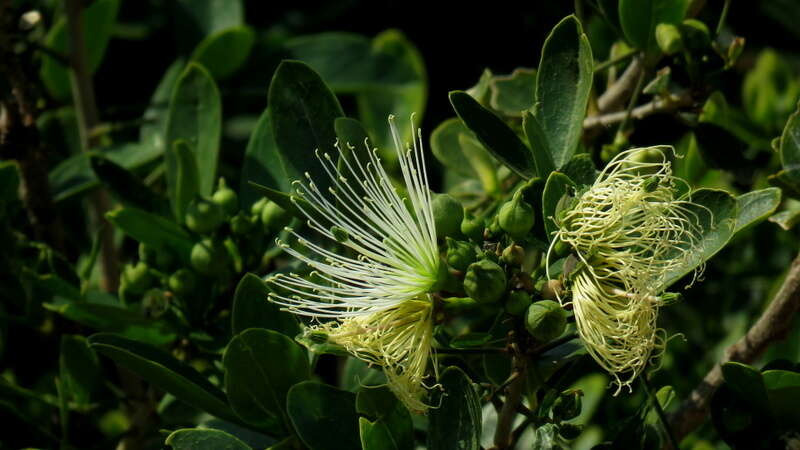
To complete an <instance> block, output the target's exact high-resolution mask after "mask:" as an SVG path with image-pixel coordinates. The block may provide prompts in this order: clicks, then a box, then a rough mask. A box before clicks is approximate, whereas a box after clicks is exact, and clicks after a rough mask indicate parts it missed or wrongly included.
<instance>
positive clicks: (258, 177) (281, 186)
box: [239, 109, 299, 209]
mask: <svg viewBox="0 0 800 450" xmlns="http://www.w3.org/2000/svg"><path fill="white" fill-rule="evenodd" d="M287 169H291V168H287V167H285V166H284V161H283V158H282V156H281V153H280V151H279V150H278V144H276V143H275V137H274V135H273V134H272V121H271V119H270V114H269V109H265V110H264V112H263V113H261V117H259V119H258V122H257V123H256V128H255V129H254V130H253V134H251V135H250V140H249V141H248V142H247V148H246V149H245V152H244V163H243V164H242V184H241V187H240V189H239V200H240V202H241V205H242V208H243V209H247V208H249V207H250V206H251V205H252V204H253V203H255V202H256V201H258V199H260V198H261V197H262V196H263V194H262V193H260V192H258V189H256V188H255V187H253V186H252V185H251V184H250V182H254V183H258V184H260V185H263V186H266V187H269V188H272V189H276V190H278V191H283V192H288V191H289V190H290V189H291V182H292V180H293V179H297V178H298V177H299V174H297V173H294V172H292V173H289V172H287Z"/></svg>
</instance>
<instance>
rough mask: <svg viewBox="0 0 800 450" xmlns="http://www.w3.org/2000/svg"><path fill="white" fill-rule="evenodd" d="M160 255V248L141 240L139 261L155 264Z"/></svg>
mask: <svg viewBox="0 0 800 450" xmlns="http://www.w3.org/2000/svg"><path fill="white" fill-rule="evenodd" d="M157 257H158V249H156V248H154V247H152V246H150V245H147V244H145V243H144V242H139V261H144V262H146V263H148V264H153V263H155V261H156V258H157Z"/></svg>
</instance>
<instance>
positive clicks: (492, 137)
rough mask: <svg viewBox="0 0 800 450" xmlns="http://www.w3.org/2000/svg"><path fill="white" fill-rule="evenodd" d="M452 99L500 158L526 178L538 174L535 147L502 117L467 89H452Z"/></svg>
mask: <svg viewBox="0 0 800 450" xmlns="http://www.w3.org/2000/svg"><path fill="white" fill-rule="evenodd" d="M450 103H451V104H452V105H453V109H454V110H455V111H456V114H458V117H459V118H461V120H462V121H463V122H464V125H466V127H467V128H469V129H470V130H472V131H473V132H474V133H475V136H476V137H477V138H478V141H480V143H481V144H483V146H484V147H486V149H487V150H489V152H491V153H492V154H493V155H494V156H495V157H496V158H497V159H499V160H500V161H501V162H502V163H503V164H505V165H506V166H508V167H509V168H511V169H512V170H514V171H515V172H517V173H518V174H519V175H520V176H522V177H523V178H526V179H527V178H531V177H533V176H535V175H536V167H535V165H534V162H533V157H532V155H531V151H530V150H529V149H528V147H526V146H525V144H524V143H523V142H522V141H521V140H520V139H519V137H517V135H516V134H515V133H514V131H513V130H511V128H509V127H508V125H506V124H505V123H504V122H503V121H502V119H500V118H499V117H497V115H495V114H494V113H493V112H491V111H489V110H488V109H486V108H484V107H483V106H481V104H480V103H478V102H477V101H476V100H475V99H474V98H472V97H471V96H470V95H469V94H467V93H466V92H463V91H453V92H450Z"/></svg>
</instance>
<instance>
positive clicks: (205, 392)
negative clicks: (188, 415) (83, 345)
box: [89, 333, 241, 423]
mask: <svg viewBox="0 0 800 450" xmlns="http://www.w3.org/2000/svg"><path fill="white" fill-rule="evenodd" d="M89 345H90V346H91V347H92V348H93V349H94V350H95V351H98V352H100V353H102V354H104V355H106V356H108V357H109V358H111V359H113V360H114V362H116V363H117V364H119V365H121V366H122V367H125V368H126V369H128V370H130V371H131V372H133V373H135V374H137V375H139V376H140V377H142V378H143V379H145V380H147V381H148V382H149V383H151V384H153V385H154V386H157V387H158V388H160V389H162V390H164V391H165V392H168V393H170V394H172V395H174V396H175V397H177V398H178V399H180V400H182V401H184V402H186V403H188V404H189V405H192V406H194V407H195V408H199V409H200V410H202V411H205V412H207V413H209V414H211V415H213V416H216V417H218V418H220V419H223V420H227V421H229V422H234V423H241V421H240V420H239V419H238V417H237V416H236V414H234V413H233V411H232V410H231V409H230V407H229V406H228V403H227V401H226V399H225V394H224V393H223V392H222V391H221V390H219V388H217V387H216V386H214V385H213V384H211V383H210V382H209V381H208V380H206V379H205V378H203V376H202V375H200V374H199V373H198V372H197V371H196V370H194V369H192V368H191V367H189V366H187V365H185V364H183V363H181V362H179V361H178V360H176V359H175V358H173V357H172V356H170V355H168V354H166V353H164V352H163V351H161V350H160V349H158V348H156V347H153V346H150V345H147V344H143V343H141V342H136V341H133V340H130V339H125V338H123V337H120V336H116V335H113V334H110V333H99V334H94V335H92V336H89Z"/></svg>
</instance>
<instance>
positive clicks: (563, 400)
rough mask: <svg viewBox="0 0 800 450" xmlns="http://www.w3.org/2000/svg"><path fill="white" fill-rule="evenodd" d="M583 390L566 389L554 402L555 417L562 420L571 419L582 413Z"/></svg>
mask: <svg viewBox="0 0 800 450" xmlns="http://www.w3.org/2000/svg"><path fill="white" fill-rule="evenodd" d="M582 397H583V392H582V391H581V390H580V389H570V390H568V391H564V392H562V393H561V395H559V396H558V398H556V401H555V402H554V403H553V417H555V418H558V419H560V420H570V419H574V418H575V417H578V415H579V414H580V413H581V407H582V406H581V403H582V402H581V399H582Z"/></svg>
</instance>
